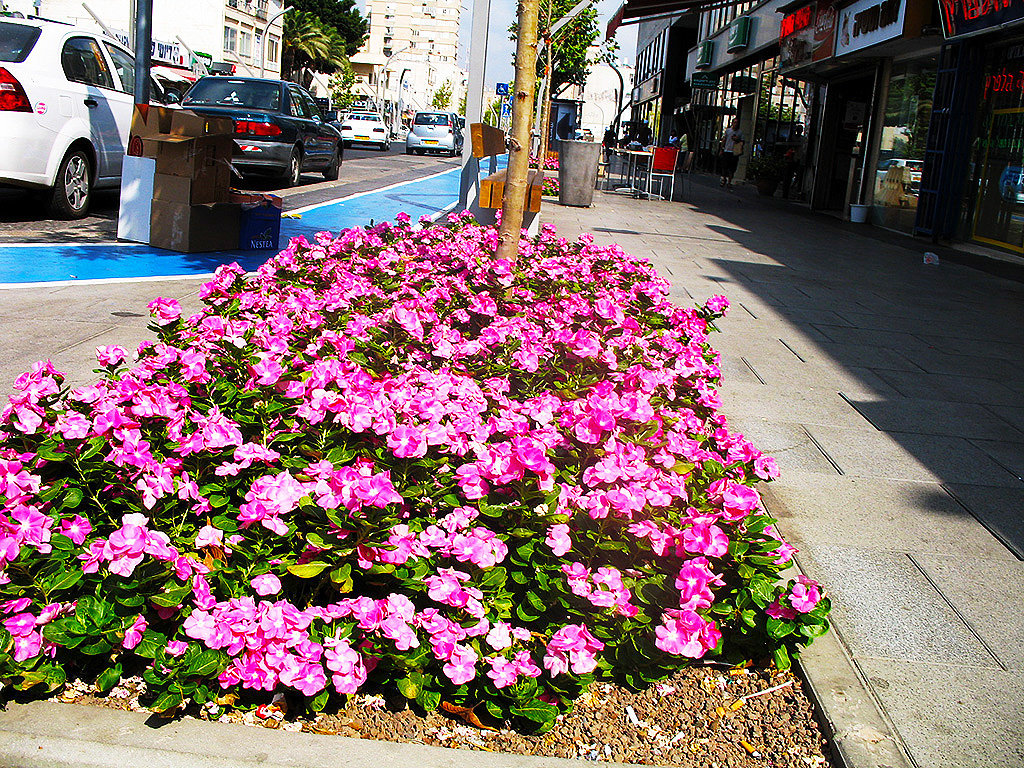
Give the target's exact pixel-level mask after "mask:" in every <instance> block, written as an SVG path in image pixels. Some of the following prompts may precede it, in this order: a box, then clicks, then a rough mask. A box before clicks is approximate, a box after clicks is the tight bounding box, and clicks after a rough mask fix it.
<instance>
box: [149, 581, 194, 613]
mask: <svg viewBox="0 0 1024 768" xmlns="http://www.w3.org/2000/svg"><path fill="white" fill-rule="evenodd" d="M190 594H192V585H191V584H181V585H179V584H177V583H176V582H174V581H168V582H167V584H165V585H164V591H163V592H160V593H159V594H156V595H153V597H152V598H150V599H151V600H152V601H153V604H154V605H159V606H160V607H161V608H177V607H178V606H179V605H181V604H182V602H184V600H185V598H186V597H188V596H189V595H190Z"/></svg>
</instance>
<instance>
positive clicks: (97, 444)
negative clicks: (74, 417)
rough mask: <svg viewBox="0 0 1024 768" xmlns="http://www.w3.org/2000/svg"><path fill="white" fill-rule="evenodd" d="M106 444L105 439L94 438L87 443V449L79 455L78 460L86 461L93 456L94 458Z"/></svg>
mask: <svg viewBox="0 0 1024 768" xmlns="http://www.w3.org/2000/svg"><path fill="white" fill-rule="evenodd" d="M106 444H107V439H106V438H105V437H102V436H98V437H94V438H93V439H92V440H90V441H89V443H88V445H89V447H88V448H86V449H85V450H84V451H82V453H81V455H80V456H79V457H78V458H79V459H80V460H81V461H85V460H86V459H91V458H92V457H93V456H95V455H96V454H97V453H99V452H100V451H101V450H103V446H104V445H106Z"/></svg>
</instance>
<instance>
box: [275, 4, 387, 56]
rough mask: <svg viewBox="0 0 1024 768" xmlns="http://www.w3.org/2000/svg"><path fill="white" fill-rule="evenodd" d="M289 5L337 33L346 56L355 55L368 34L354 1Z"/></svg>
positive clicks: (365, 24)
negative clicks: (343, 44) (343, 45)
mask: <svg viewBox="0 0 1024 768" xmlns="http://www.w3.org/2000/svg"><path fill="white" fill-rule="evenodd" d="M289 5H291V6H292V7H293V8H294V9H295V10H296V11H301V12H303V13H308V14H310V15H311V16H313V17H315V18H317V19H319V21H320V24H321V25H322V26H324V27H326V28H328V29H331V30H333V31H334V32H335V33H337V34H338V35H339V36H340V37H341V39H342V40H343V41H344V43H345V55H346V56H352V55H353V54H355V52H356V51H358V50H359V47H360V46H361V45H362V44H363V43H364V42H365V41H366V36H367V35H368V34H369V31H370V25H369V22H368V21H367V19H366V18H365V17H364V16H363V15H362V14H361V13H360V12H359V9H358V8H357V7H356V4H355V0H292V2H290V3H289ZM289 15H290V14H289ZM286 18H287V15H286Z"/></svg>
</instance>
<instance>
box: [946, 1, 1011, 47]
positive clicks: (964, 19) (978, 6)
mask: <svg viewBox="0 0 1024 768" xmlns="http://www.w3.org/2000/svg"><path fill="white" fill-rule="evenodd" d="M939 13H940V15H941V16H942V32H943V34H945V35H946V37H947V38H950V37H958V36H960V35H970V34H973V33H974V32H982V31H984V30H986V29H993V28H994V27H999V26H1002V25H1004V24H1009V23H1010V22H1012V21H1019V20H1021V19H1024V0H939Z"/></svg>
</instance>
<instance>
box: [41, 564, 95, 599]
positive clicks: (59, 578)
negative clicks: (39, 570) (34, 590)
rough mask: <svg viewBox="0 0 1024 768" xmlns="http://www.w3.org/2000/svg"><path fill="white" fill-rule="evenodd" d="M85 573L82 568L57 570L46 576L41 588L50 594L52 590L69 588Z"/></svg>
mask: <svg viewBox="0 0 1024 768" xmlns="http://www.w3.org/2000/svg"><path fill="white" fill-rule="evenodd" d="M84 575H85V574H84V573H83V572H82V570H81V569H80V568H70V569H68V570H60V571H57V572H56V573H55V574H53V575H52V576H50V577H48V578H46V579H45V580H44V581H43V583H42V584H40V588H41V589H42V590H43V592H45V593H46V594H47V595H49V594H50V593H51V592H56V591H57V590H59V589H68V588H70V587H73V586H75V584H77V583H78V582H79V581H81V580H82V577H83V576H84Z"/></svg>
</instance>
